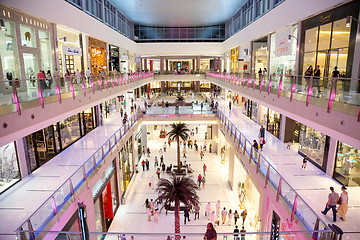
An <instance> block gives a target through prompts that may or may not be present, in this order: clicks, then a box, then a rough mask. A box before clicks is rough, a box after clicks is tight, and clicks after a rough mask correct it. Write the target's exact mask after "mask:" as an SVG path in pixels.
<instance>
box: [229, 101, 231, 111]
mask: <svg viewBox="0 0 360 240" xmlns="http://www.w3.org/2000/svg"><path fill="white" fill-rule="evenodd" d="M229 110H230V111H231V101H229Z"/></svg>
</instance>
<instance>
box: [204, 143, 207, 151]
mask: <svg viewBox="0 0 360 240" xmlns="http://www.w3.org/2000/svg"><path fill="white" fill-rule="evenodd" d="M206 145H207V143H206V141H205V142H204V152H206Z"/></svg>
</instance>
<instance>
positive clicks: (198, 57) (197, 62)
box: [196, 56, 200, 71]
mask: <svg viewBox="0 0 360 240" xmlns="http://www.w3.org/2000/svg"><path fill="white" fill-rule="evenodd" d="M196 71H200V56H197V57H196Z"/></svg>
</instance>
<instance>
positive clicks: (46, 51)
mask: <svg viewBox="0 0 360 240" xmlns="http://www.w3.org/2000/svg"><path fill="white" fill-rule="evenodd" d="M39 40H40V53H41V69H42V70H44V71H45V73H46V72H47V71H49V70H50V72H52V70H53V69H52V66H53V64H52V53H51V52H52V51H51V39H50V33H48V32H45V31H41V30H39Z"/></svg>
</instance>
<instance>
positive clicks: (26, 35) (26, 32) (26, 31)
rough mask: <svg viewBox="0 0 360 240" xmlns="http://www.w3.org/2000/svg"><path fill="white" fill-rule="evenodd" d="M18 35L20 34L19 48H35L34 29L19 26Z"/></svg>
mask: <svg viewBox="0 0 360 240" xmlns="http://www.w3.org/2000/svg"><path fill="white" fill-rule="evenodd" d="M20 34H21V46H24V47H33V48H35V47H36V36H35V31H34V28H31V27H28V26H25V25H20Z"/></svg>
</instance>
